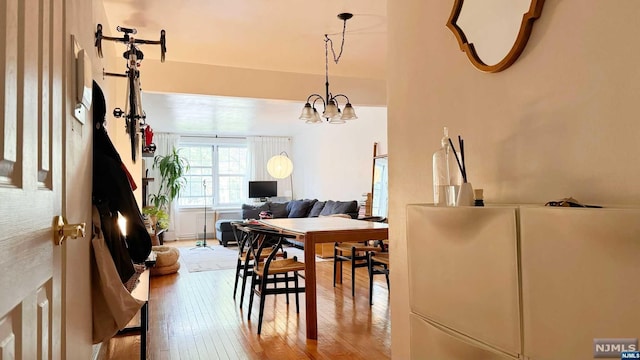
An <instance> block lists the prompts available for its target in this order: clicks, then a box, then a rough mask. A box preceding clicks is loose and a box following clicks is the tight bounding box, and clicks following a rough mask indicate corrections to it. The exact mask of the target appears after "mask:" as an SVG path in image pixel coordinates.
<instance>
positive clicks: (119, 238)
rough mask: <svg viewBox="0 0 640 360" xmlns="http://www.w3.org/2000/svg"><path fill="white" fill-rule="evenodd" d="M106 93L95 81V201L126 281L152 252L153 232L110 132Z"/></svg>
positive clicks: (112, 253) (110, 247) (118, 267)
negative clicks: (121, 218)
mask: <svg viewBox="0 0 640 360" xmlns="http://www.w3.org/2000/svg"><path fill="white" fill-rule="evenodd" d="M105 114H106V102H105V100H104V94H103V93H102V90H101V89H100V87H99V86H98V84H97V83H96V82H95V81H94V82H93V123H94V129H93V202H94V204H95V205H96V206H97V208H98V211H99V213H100V219H101V221H102V227H103V231H104V235H105V240H106V243H107V245H108V247H109V250H110V251H111V256H112V257H113V259H114V263H115V264H116V267H117V269H118V273H119V274H120V278H121V280H122V281H123V282H126V281H127V280H128V279H129V278H130V277H131V275H133V273H134V272H135V270H134V268H133V264H132V261H133V262H135V263H142V262H144V261H145V260H146V259H147V257H148V256H149V254H150V253H151V236H150V235H149V233H148V232H147V229H146V227H145V225H144V222H143V219H142V214H141V213H140V208H139V207H138V204H137V202H136V200H135V197H134V196H133V190H132V188H131V184H130V182H129V177H128V172H127V170H126V168H125V167H124V165H123V164H122V160H121V159H120V155H119V154H118V152H117V150H116V149H115V147H114V146H113V143H112V142H111V139H109V135H108V134H107V132H106V130H105V127H104V121H105ZM118 212H120V214H122V216H124V217H125V218H126V220H127V226H126V237H125V236H123V235H122V234H121V232H120V231H119V227H118V226H117V214H118Z"/></svg>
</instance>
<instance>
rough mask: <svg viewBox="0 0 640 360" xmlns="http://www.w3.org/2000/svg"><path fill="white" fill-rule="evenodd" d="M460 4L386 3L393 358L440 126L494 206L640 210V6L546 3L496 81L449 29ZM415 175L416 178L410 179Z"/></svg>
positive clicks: (401, 347)
mask: <svg viewBox="0 0 640 360" xmlns="http://www.w3.org/2000/svg"><path fill="white" fill-rule="evenodd" d="M452 6H453V2H443V1H435V0H427V1H424V0H401V1H400V2H398V1H393V2H389V3H388V19H389V60H390V61H389V77H388V84H389V86H388V109H389V118H390V119H392V121H390V122H389V152H390V157H389V158H390V167H389V169H390V194H389V198H390V201H391V203H390V215H389V219H390V223H389V224H390V244H391V245H390V247H391V249H390V251H391V261H392V262H393V264H394V265H393V271H392V280H391V281H392V282H393V291H392V292H391V306H392V311H391V316H392V324H393V331H392V354H393V357H394V358H397V359H406V358H408V356H409V354H408V349H409V346H408V341H409V336H408V335H409V326H408V313H409V304H408V300H407V299H408V291H409V290H408V282H407V269H406V265H404V264H406V260H407V256H406V245H407V242H408V241H411V239H407V238H406V233H405V230H406V226H405V221H406V204H408V203H420V202H432V191H431V184H432V177H431V176H432V174H431V162H430V156H431V153H432V152H433V151H434V150H435V149H436V148H437V147H438V144H439V140H440V137H441V133H442V130H441V129H442V127H443V126H445V125H448V126H449V128H450V131H451V133H452V134H453V135H457V134H461V135H462V136H463V137H464V139H465V151H466V157H467V159H466V160H467V166H468V174H469V180H470V182H471V183H472V184H473V185H474V187H480V188H484V189H485V201H486V202H487V203H538V204H543V203H545V202H546V201H549V200H554V199H559V198H563V197H567V196H573V197H575V198H576V199H578V200H579V201H581V202H584V203H591V204H629V205H630V204H638V203H640V187H639V186H638V185H637V182H636V181H635V179H637V178H638V176H639V175H640V166H638V161H637V159H638V155H639V151H638V147H637V143H638V136H639V135H638V134H640V122H639V121H638V110H637V106H636V105H635V104H637V102H638V99H640V86H639V85H638V84H640V71H638V59H640V48H638V47H637V46H633V44H635V43H636V41H637V39H636V37H637V34H640V23H639V22H638V21H637V19H636V17H637V14H638V13H640V2H638V1H635V0H620V1H615V2H607V1H601V0H564V1H557V0H556V1H554V0H547V1H545V4H544V9H543V11H542V16H541V18H540V19H539V20H538V21H536V24H535V26H534V28H533V32H532V35H531V39H530V40H529V44H528V45H527V47H526V48H525V50H524V52H523V53H522V55H521V57H520V58H519V59H518V60H517V61H516V62H515V64H514V65H513V66H512V67H511V68H508V69H506V70H505V71H503V72H501V73H497V74H487V73H482V72H480V71H478V70H476V69H475V68H474V67H473V66H472V65H471V63H470V62H469V60H468V59H467V57H466V55H464V54H463V53H462V52H460V50H459V48H458V44H457V41H456V39H455V38H454V36H453V34H452V33H451V32H450V31H449V30H448V29H447V28H446V27H445V23H446V20H447V19H448V18H449V15H450V12H451V7H452ZM408 174H411V176H408Z"/></svg>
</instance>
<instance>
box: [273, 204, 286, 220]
mask: <svg viewBox="0 0 640 360" xmlns="http://www.w3.org/2000/svg"><path fill="white" fill-rule="evenodd" d="M287 204H289V203H288V202H284V203H269V210H271V213H273V217H274V218H286V217H287V216H289V212H288V211H287Z"/></svg>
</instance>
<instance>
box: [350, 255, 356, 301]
mask: <svg viewBox="0 0 640 360" xmlns="http://www.w3.org/2000/svg"><path fill="white" fill-rule="evenodd" d="M355 296H356V250H355V249H351V297H355Z"/></svg>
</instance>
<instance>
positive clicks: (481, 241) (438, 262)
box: [407, 205, 522, 354]
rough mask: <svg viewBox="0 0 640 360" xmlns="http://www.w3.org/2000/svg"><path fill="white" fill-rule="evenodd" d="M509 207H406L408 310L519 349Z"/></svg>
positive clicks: (515, 258) (511, 209)
mask: <svg viewBox="0 0 640 360" xmlns="http://www.w3.org/2000/svg"><path fill="white" fill-rule="evenodd" d="M516 215H517V209H516V208H515V207H482V208H481V207H455V208H453V207H450V208H443V207H434V206H422V205H416V206H409V209H408V224H407V242H408V244H407V247H408V253H409V295H410V307H411V311H412V312H414V313H416V314H419V315H420V316H423V317H425V318H428V319H430V320H433V321H434V322H436V323H439V324H443V325H444V326H446V327H449V328H452V329H455V330H456V331H458V332H460V333H463V334H466V335H468V336H470V337H473V338H476V339H478V340H480V341H483V342H485V343H487V344H491V345H493V346H496V347H498V348H500V349H502V350H504V351H506V352H509V353H511V354H518V353H521V351H522V344H521V336H520V334H521V331H520V303H519V283H518V236H517V221H516Z"/></svg>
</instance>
